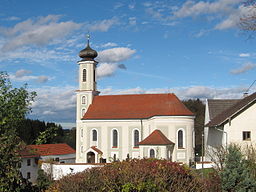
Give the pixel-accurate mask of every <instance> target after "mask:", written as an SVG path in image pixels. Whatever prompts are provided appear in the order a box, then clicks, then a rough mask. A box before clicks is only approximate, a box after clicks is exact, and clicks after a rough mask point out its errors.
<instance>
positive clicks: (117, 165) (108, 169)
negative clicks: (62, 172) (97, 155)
mask: <svg viewBox="0 0 256 192" xmlns="http://www.w3.org/2000/svg"><path fill="white" fill-rule="evenodd" d="M52 188H55V189H57V190H58V191H63V192H70V191H93V192H97V191H108V192H115V191H123V192H130V191H131V192H144V191H149V192H150V191H151V192H156V191H179V192H183V191H186V192H189V191H193V192H194V191H202V190H203V184H202V182H201V181H200V180H199V179H198V178H197V177H196V176H195V175H193V173H192V172H191V170H190V169H189V168H187V167H185V166H181V165H179V164H177V163H174V162H170V161H166V160H156V159H141V160H139V159H132V160H127V161H123V162H114V163H111V164H106V165H105V166H103V167H97V168H91V169H87V170H86V171H84V172H81V173H78V174H75V175H69V176H66V177H64V178H62V179H61V180H59V181H57V182H55V184H54V185H53V186H52Z"/></svg>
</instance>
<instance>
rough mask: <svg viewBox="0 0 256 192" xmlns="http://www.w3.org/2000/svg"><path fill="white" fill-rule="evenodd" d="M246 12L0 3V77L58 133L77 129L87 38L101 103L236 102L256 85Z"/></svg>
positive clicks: (120, 0)
mask: <svg viewBox="0 0 256 192" xmlns="http://www.w3.org/2000/svg"><path fill="white" fill-rule="evenodd" d="M253 11H254V10H253V9H251V8H250V7H246V6H245V5H244V4H243V1H241V0H212V1H210V0H201V1H196V0H194V1H192V0H182V1H181V0H163V1H154V0H152V1H151V0H149V1H148V0H108V1H103V0H94V1H89V0H72V1H71V0H70V1H69V0H64V1H63V0H61V1H60V0H54V1H52V0H44V1H35V0H22V1H20V0H1V3H0V71H6V72H7V73H8V74H9V77H10V80H11V82H12V84H13V86H14V87H20V86H22V85H24V84H25V83H27V84H28V89H29V91H36V92H37V97H36V99H35V102H33V103H32V113H31V114H30V115H29V116H28V117H29V118H32V119H39V120H44V121H51V122H56V123H60V124H61V125H62V126H63V127H64V128H71V127H72V126H74V125H75V108H76V95H75V90H77V88H78V76H77V75H78V65H77V61H79V60H80V58H79V56H78V54H79V51H80V50H82V49H83V48H85V46H86V41H87V40H86V34H88V33H89V34H90V45H91V47H92V48H93V49H95V50H96V51H97V52H98V57H97V58H96V59H95V60H97V61H98V62H99V64H98V67H97V79H98V80H97V81H98V90H99V91H100V92H101V94H102V95H104V94H142V93H175V94H176V95H177V96H178V97H179V98H180V99H196V98H200V99H202V100H205V99H207V98H216V99H217V98H241V97H242V95H243V92H245V91H246V90H247V89H248V88H249V87H250V85H251V84H252V83H253V82H254V80H255V79H256V75H255V74H256V51H255V50H256V49H255V47H256V46H255V41H256V39H255V38H249V34H248V33H246V32H244V31H242V30H241V29H240V28H239V21H240V18H241V17H243V16H246V15H248V14H252V13H253ZM255 91H256V84H255V85H253V86H252V87H251V88H250V90H249V93H253V92H255Z"/></svg>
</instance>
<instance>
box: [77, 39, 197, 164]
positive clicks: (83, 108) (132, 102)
mask: <svg viewBox="0 0 256 192" xmlns="http://www.w3.org/2000/svg"><path fill="white" fill-rule="evenodd" d="M79 56H80V58H81V61H78V65H79V89H78V90H77V91H76V93H77V113H76V119H77V120H76V127H77V137H76V163H103V162H111V161H114V160H124V159H126V158H127V157H129V158H159V159H168V160H171V161H177V162H181V163H187V164H188V163H189V162H190V161H192V160H193V159H194V118H195V116H194V114H193V113H192V112H191V111H190V110H188V109H187V108H186V107H185V106H184V105H183V103H182V102H181V101H180V100H179V99H178V97H177V96H176V95H175V94H173V93H166V94H131V95H100V94H99V93H100V92H99V91H98V90H97V79H96V66H97V64H98V62H97V61H95V60H94V59H95V58H96V57H97V52H96V51H95V50H93V49H92V48H91V47H90V45H89V40H88V43H87V47H86V48H85V49H83V50H81V51H80V54H79Z"/></svg>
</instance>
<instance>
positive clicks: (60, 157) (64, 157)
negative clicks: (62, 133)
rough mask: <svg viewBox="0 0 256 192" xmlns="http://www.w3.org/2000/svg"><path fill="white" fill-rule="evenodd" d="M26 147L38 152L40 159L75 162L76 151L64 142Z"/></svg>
mask: <svg viewBox="0 0 256 192" xmlns="http://www.w3.org/2000/svg"><path fill="white" fill-rule="evenodd" d="M27 147H28V148H30V149H31V151H34V152H36V153H37V154H39V155H40V160H41V161H47V160H53V161H55V162H60V163H75V158H76V151H75V150H74V149H73V148H72V147H70V146H69V145H68V144H66V143H56V144H41V145H28V146H27Z"/></svg>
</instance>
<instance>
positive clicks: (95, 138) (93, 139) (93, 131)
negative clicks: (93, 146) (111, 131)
mask: <svg viewBox="0 0 256 192" xmlns="http://www.w3.org/2000/svg"><path fill="white" fill-rule="evenodd" d="M97 137H98V134H97V131H96V130H95V129H93V130H92V141H97V140H98V138H97Z"/></svg>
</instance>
